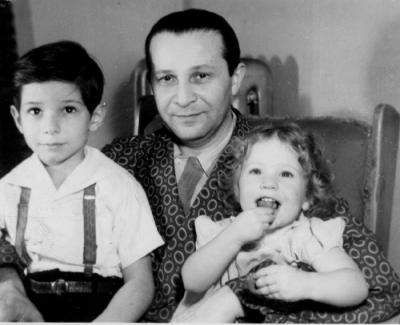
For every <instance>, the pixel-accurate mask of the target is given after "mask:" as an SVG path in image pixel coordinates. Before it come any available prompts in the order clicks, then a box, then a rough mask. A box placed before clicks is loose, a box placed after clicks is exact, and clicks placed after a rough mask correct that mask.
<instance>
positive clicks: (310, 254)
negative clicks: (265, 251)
mask: <svg viewBox="0 0 400 325" xmlns="http://www.w3.org/2000/svg"><path fill="white" fill-rule="evenodd" d="M344 228H345V222H344V220H343V219H342V218H340V217H338V218H333V219H329V220H326V221H324V220H321V219H319V218H311V219H306V221H305V222H304V223H303V224H302V225H301V226H299V227H298V228H296V230H295V231H294V233H293V238H292V240H291V241H290V247H289V249H290V251H291V255H292V258H293V259H294V260H296V261H301V262H303V263H306V264H309V265H313V262H314V261H315V260H316V259H317V258H318V257H320V256H321V255H323V254H325V253H326V252H328V251H329V250H330V249H332V248H334V247H340V248H341V247H343V231H344Z"/></svg>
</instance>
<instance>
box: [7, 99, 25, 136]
mask: <svg viewBox="0 0 400 325" xmlns="http://www.w3.org/2000/svg"><path fill="white" fill-rule="evenodd" d="M10 113H11V116H12V117H13V120H14V123H15V126H16V127H17V129H18V131H19V132H20V133H23V132H22V124H21V115H20V114H19V111H18V109H17V108H16V107H15V106H14V105H11V106H10Z"/></svg>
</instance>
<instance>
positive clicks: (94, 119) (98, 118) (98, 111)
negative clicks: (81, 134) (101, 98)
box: [89, 103, 107, 131]
mask: <svg viewBox="0 0 400 325" xmlns="http://www.w3.org/2000/svg"><path fill="white" fill-rule="evenodd" d="M106 107H107V105H106V103H102V104H100V105H98V106H97V107H96V108H95V109H94V111H93V113H92V116H91V118H90V123H89V130H90V131H96V130H97V129H98V128H99V127H100V126H101V125H102V124H103V121H104V118H105V116H106V113H107V110H106Z"/></svg>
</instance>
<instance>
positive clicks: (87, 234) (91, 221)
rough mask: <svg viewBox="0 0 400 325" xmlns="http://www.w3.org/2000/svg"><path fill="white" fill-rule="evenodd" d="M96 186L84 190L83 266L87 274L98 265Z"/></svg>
mask: <svg viewBox="0 0 400 325" xmlns="http://www.w3.org/2000/svg"><path fill="white" fill-rule="evenodd" d="M95 186H96V184H92V185H90V186H88V187H86V188H85V189H84V190H83V224H84V244H83V245H84V246H83V264H84V265H85V274H86V275H91V274H92V273H93V265H94V264H96V249H97V244H96V190H95Z"/></svg>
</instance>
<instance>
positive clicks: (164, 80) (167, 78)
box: [156, 74, 174, 84]
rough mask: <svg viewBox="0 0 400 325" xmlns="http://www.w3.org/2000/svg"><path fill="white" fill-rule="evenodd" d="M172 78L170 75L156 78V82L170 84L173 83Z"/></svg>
mask: <svg viewBox="0 0 400 325" xmlns="http://www.w3.org/2000/svg"><path fill="white" fill-rule="evenodd" d="M173 79H174V77H173V76H172V75H170V74H167V75H164V76H159V77H156V80H157V82H158V83H160V84H170V83H171V82H172V81H173Z"/></svg>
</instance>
